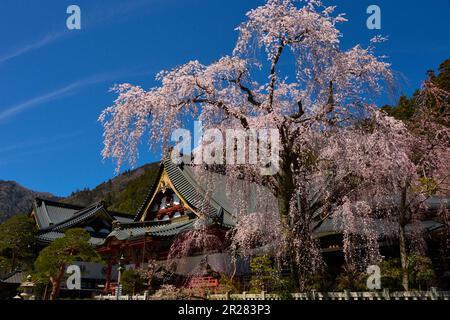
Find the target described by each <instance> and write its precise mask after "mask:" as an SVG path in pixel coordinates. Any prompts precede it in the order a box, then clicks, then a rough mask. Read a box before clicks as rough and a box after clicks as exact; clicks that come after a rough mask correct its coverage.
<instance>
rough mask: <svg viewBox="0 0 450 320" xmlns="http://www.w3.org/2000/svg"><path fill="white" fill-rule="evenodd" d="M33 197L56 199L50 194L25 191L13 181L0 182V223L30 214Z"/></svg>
mask: <svg viewBox="0 0 450 320" xmlns="http://www.w3.org/2000/svg"><path fill="white" fill-rule="evenodd" d="M35 197H42V198H47V199H57V197H55V196H54V195H52V194H50V193H46V192H37V191H33V190H30V189H27V188H25V187H23V186H21V185H20V184H18V183H17V182H15V181H4V180H0V222H2V221H4V220H6V219H7V218H9V217H11V216H13V215H16V214H21V213H28V212H30V208H31V203H32V201H33V199H34V198H35Z"/></svg>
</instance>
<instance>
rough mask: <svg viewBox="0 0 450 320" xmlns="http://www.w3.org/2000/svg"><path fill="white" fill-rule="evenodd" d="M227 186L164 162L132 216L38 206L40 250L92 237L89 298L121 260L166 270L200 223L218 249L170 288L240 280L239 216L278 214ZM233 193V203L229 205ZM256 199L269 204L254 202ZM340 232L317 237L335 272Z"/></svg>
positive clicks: (248, 191)
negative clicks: (210, 277)
mask: <svg viewBox="0 0 450 320" xmlns="http://www.w3.org/2000/svg"><path fill="white" fill-rule="evenodd" d="M227 179H228V177H227V176H224V175H221V174H218V173H213V174H208V175H206V176H205V175H204V172H203V173H202V172H201V171H197V170H196V168H194V167H192V166H190V165H185V164H183V163H181V164H179V165H176V164H175V163H174V162H172V161H171V160H170V159H168V158H164V159H163V160H162V161H161V166H160V169H159V172H158V175H157V179H156V181H155V183H154V184H153V185H152V186H151V187H150V190H149V192H148V194H147V196H146V198H145V201H144V202H143V203H142V205H141V206H140V208H139V209H138V211H137V212H136V214H135V215H134V216H132V215H128V214H123V213H117V212H112V211H109V210H108V209H107V208H106V206H105V204H104V203H103V202H99V203H95V204H93V205H91V206H89V207H79V206H75V205H69V204H65V203H60V202H55V201H48V200H44V199H36V200H35V202H34V205H33V208H32V212H31V216H32V217H33V218H34V219H35V221H36V226H37V228H38V230H39V231H38V235H37V242H38V243H39V244H40V245H41V246H46V245H48V244H49V243H50V242H52V241H53V240H55V239H57V238H60V237H63V236H64V232H65V230H67V229H69V228H75V227H76V228H84V229H85V230H86V231H87V232H89V234H90V235H91V238H90V242H91V244H92V245H94V246H95V247H96V248H97V250H98V252H99V253H100V254H101V255H102V256H103V257H104V259H105V261H107V265H106V266H104V267H103V269H102V270H101V271H98V270H97V271H96V272H93V274H96V275H97V276H96V277H92V278H91V279H90V280H89V281H90V282H89V284H84V286H85V287H86V288H91V289H92V290H94V287H95V286H97V287H99V286H100V287H102V288H103V291H105V292H112V291H113V290H114V286H115V282H116V281H117V266H118V263H119V258H120V257H123V259H124V260H125V263H126V266H127V268H137V267H145V265H146V264H147V263H148V262H149V261H152V262H154V261H156V262H157V263H159V265H158V267H159V268H160V269H161V270H162V269H164V268H167V264H166V263H165V262H166V260H167V258H168V256H169V250H170V249H171V246H172V244H173V242H174V240H175V239H176V238H177V236H179V235H181V234H183V233H184V232H186V231H189V230H193V229H194V227H195V224H196V223H199V221H200V220H201V221H203V222H204V221H206V223H207V224H208V230H212V232H213V233H214V235H215V237H216V239H219V241H218V242H220V243H218V245H217V246H216V248H215V250H213V251H211V252H210V253H208V254H207V255H205V254H201V255H197V256H196V255H195V252H194V253H193V254H192V256H191V257H190V258H189V259H188V262H187V263H186V261H185V263H179V264H177V263H175V265H174V266H172V270H170V273H171V274H173V275H174V276H175V279H174V281H180V279H182V278H183V276H184V275H187V274H191V273H192V272H193V271H195V270H196V269H199V268H209V269H211V270H213V271H214V272H217V273H228V274H231V273H232V272H234V273H235V274H237V275H240V274H242V275H243V274H245V273H246V272H248V270H249V268H248V264H246V262H245V261H242V263H240V264H239V265H238V267H237V269H236V265H234V266H233V267H232V266H231V262H230V261H231V257H230V256H229V255H228V253H227V250H226V248H227V245H228V244H227V241H226V237H225V234H226V232H227V231H228V230H230V229H231V228H233V226H234V225H235V223H236V216H237V214H238V213H239V212H241V213H242V212H248V213H252V212H258V210H261V209H264V210H275V211H273V212H277V202H276V199H275V198H274V196H273V195H271V194H270V193H268V191H267V190H265V188H263V187H260V186H257V185H256V184H250V185H249V184H247V185H246V186H243V185H242V183H240V182H239V181H234V183H228V182H227V181H226V180H227ZM210 186H213V187H210ZM230 188H231V189H232V190H231V192H230V190H229V189H230ZM231 193H232V194H234V195H237V197H236V198H233V197H230V194H231ZM256 194H258V197H256V196H255V195H256ZM261 196H262V197H263V198H264V197H265V199H266V200H267V201H263V202H264V203H261V201H258V200H257V199H261ZM239 199H240V200H239ZM243 199H244V201H242V200H243ZM240 203H241V204H242V205H243V206H240ZM261 206H264V208H261ZM438 206H439V203H438V202H436V203H431V206H430V207H431V209H432V210H433V209H434V210H435V209H436V208H437V207H438ZM334 219H335V218H334ZM423 224H424V227H425V229H426V230H428V231H429V232H430V233H432V232H434V231H435V230H438V229H439V228H440V227H441V226H442V225H441V224H440V223H439V222H437V221H435V220H432V219H429V220H426V221H423ZM382 229H385V230H386V229H387V228H382ZM342 230H343V226H342V225H340V223H339V221H337V222H336V221H333V218H330V219H328V220H326V221H325V222H324V223H322V225H321V226H320V228H318V229H317V230H316V236H317V237H318V238H320V242H321V247H322V251H323V253H324V254H325V255H326V257H325V258H326V259H328V260H329V261H333V259H334V260H336V261H337V262H336V263H338V264H339V265H340V264H341V263H340V262H339V261H342ZM382 245H383V244H382ZM233 268H234V269H233ZM82 285H83V284H82Z"/></svg>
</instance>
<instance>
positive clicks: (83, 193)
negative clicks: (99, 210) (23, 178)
mask: <svg viewBox="0 0 450 320" xmlns="http://www.w3.org/2000/svg"><path fill="white" fill-rule="evenodd" d="M158 170H159V163H150V164H146V165H143V166H142V167H139V168H137V169H135V170H127V171H125V172H124V173H122V174H121V175H119V176H117V177H114V178H112V179H110V180H108V181H106V182H103V183H101V184H99V185H98V186H97V187H95V188H94V189H92V190H90V189H83V190H77V191H75V192H73V193H72V194H71V195H70V196H69V197H67V198H59V197H56V196H54V195H52V194H50V193H46V192H37V191H33V190H30V189H27V188H25V187H23V186H21V185H20V184H18V183H17V182H15V181H2V180H0V222H2V221H4V220H6V219H7V218H9V217H11V216H13V215H17V214H26V213H29V212H30V210H31V206H32V201H33V199H34V198H35V197H41V198H45V199H52V200H58V201H62V202H66V203H70V204H76V205H80V206H88V205H90V204H92V203H94V202H97V201H101V200H103V201H105V202H106V204H107V205H108V208H109V209H110V210H113V211H119V212H124V213H129V214H134V213H135V212H136V210H137V209H138V208H139V206H140V205H141V204H142V202H143V201H144V199H145V197H146V196H147V193H148V192H149V188H150V187H151V186H152V184H153V182H154V181H155V178H156V175H157V173H158Z"/></svg>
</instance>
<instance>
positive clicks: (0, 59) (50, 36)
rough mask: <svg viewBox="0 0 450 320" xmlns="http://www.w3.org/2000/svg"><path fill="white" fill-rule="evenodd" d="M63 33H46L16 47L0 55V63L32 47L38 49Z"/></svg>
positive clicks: (30, 49)
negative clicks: (33, 40)
mask: <svg viewBox="0 0 450 320" xmlns="http://www.w3.org/2000/svg"><path fill="white" fill-rule="evenodd" d="M63 34H64V33H54V34H48V35H46V36H44V37H43V38H41V39H39V40H37V41H35V42H32V43H30V44H27V45H24V46H22V47H19V48H16V49H15V50H13V51H11V52H9V53H6V54H4V55H0V64H3V63H5V62H7V61H9V60H11V59H14V58H17V57H19V56H21V55H23V54H25V53H27V52H29V51H32V50H34V49H38V48H41V47H44V46H46V45H48V44H50V43H52V42H55V41H56V40H58V39H59V38H61V37H62V35H63Z"/></svg>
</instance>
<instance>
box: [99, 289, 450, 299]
mask: <svg viewBox="0 0 450 320" xmlns="http://www.w3.org/2000/svg"><path fill="white" fill-rule="evenodd" d="M94 299H96V300H151V299H152V298H151V296H149V295H148V294H147V293H144V294H143V295H121V296H119V297H117V296H115V295H98V296H95V297H94ZM207 299H209V300H281V299H282V298H281V297H280V296H279V295H277V294H271V293H266V292H264V291H263V292H261V293H247V292H243V293H240V294H211V295H209V296H208V298H207ZM291 299H293V300H450V291H439V290H438V289H437V288H431V290H430V291H395V292H389V290H387V289H385V290H383V291H373V292H351V291H348V290H346V291H343V292H315V291H311V292H309V293H292V294H291Z"/></svg>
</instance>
